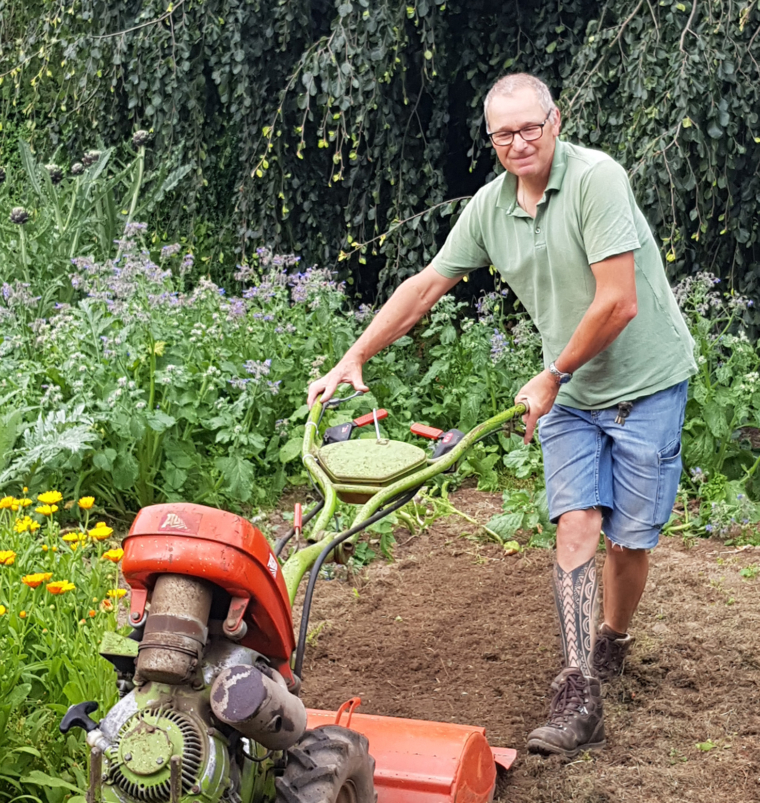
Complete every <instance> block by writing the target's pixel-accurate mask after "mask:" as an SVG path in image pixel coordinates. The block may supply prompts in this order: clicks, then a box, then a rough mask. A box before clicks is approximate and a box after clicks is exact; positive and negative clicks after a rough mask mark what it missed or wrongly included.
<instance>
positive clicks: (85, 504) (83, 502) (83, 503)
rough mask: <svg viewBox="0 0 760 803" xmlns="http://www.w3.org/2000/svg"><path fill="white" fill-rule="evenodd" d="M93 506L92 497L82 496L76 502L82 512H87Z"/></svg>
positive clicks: (93, 498) (93, 500)
mask: <svg viewBox="0 0 760 803" xmlns="http://www.w3.org/2000/svg"><path fill="white" fill-rule="evenodd" d="M94 504H95V497H94V496H83V497H82V498H81V499H80V500H79V502H78V505H79V507H81V508H82V510H89V509H90V508H91V507H92V506H93V505H94Z"/></svg>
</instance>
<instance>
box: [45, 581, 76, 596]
mask: <svg viewBox="0 0 760 803" xmlns="http://www.w3.org/2000/svg"><path fill="white" fill-rule="evenodd" d="M45 588H47V590H48V591H49V592H50V593H51V594H65V593H66V592H67V591H73V590H74V589H75V588H76V586H75V585H74V583H70V582H69V581H68V580H56V581H55V582H54V583H48V584H47V585H46V586H45Z"/></svg>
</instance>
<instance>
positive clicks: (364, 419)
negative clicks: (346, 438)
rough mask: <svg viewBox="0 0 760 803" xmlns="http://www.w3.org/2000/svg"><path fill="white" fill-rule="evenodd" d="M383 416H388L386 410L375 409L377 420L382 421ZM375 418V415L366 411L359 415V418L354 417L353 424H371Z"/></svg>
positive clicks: (364, 425) (359, 425) (362, 425)
mask: <svg viewBox="0 0 760 803" xmlns="http://www.w3.org/2000/svg"><path fill="white" fill-rule="evenodd" d="M384 418H388V411H387V410H384V409H381V410H378V411H377V420H378V421H382V420H383V419H384ZM374 420H375V416H374V414H373V413H367V415H361V416H359V418H355V419H354V426H355V427H366V426H367V424H371V423H372V422H373V421H374Z"/></svg>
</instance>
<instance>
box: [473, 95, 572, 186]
mask: <svg viewBox="0 0 760 803" xmlns="http://www.w3.org/2000/svg"><path fill="white" fill-rule="evenodd" d="M545 119H546V112H545V111H544V110H543V109H542V108H541V104H540V103H539V102H538V98H537V97H536V93H535V92H534V91H533V90H532V89H530V88H529V87H525V88H524V89H519V90H518V91H517V92H515V93H514V94H513V95H509V96H505V95H497V96H496V97H495V98H493V100H492V101H491V102H490V104H489V106H488V120H487V121H486V124H487V125H488V131H489V132H490V133H494V132H496V131H512V132H516V131H519V130H520V129H522V128H525V127H526V126H529V125H536V124H538V123H542V122H543V121H544V120H545ZM558 135H559V111H555V112H554V113H553V114H552V117H551V118H550V120H549V121H548V122H547V123H546V125H545V126H544V128H543V133H542V135H541V138H540V139H536V140H533V141H532V142H526V141H525V140H524V139H523V138H522V137H521V136H520V135H519V134H515V137H514V139H513V140H512V144H511V145H494V149H495V150H496V155H497V156H498V157H499V161H500V162H501V163H502V165H503V166H504V169H505V170H508V171H509V172H510V173H514V174H515V175H516V176H526V177H531V176H544V175H545V176H548V174H549V172H550V170H551V164H552V159H553V158H554V141H555V139H556V138H557V136H558Z"/></svg>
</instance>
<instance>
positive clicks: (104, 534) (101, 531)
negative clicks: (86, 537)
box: [90, 521, 113, 541]
mask: <svg viewBox="0 0 760 803" xmlns="http://www.w3.org/2000/svg"><path fill="white" fill-rule="evenodd" d="M112 534H113V529H112V528H111V527H109V526H108V525H107V524H106V523H105V522H104V521H99V522H98V523H97V524H96V525H95V526H94V527H93V528H92V529H91V530H90V538H93V539H94V540H95V541H105V539H106V538H108V536H109V535H112Z"/></svg>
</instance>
